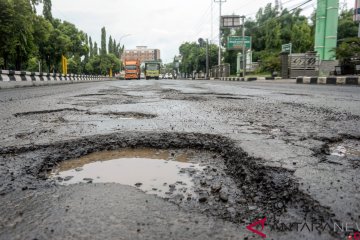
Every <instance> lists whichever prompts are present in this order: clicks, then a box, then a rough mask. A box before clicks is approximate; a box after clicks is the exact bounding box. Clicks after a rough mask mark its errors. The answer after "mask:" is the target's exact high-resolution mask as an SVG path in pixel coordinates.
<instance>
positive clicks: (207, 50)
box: [206, 39, 209, 80]
mask: <svg viewBox="0 0 360 240" xmlns="http://www.w3.org/2000/svg"><path fill="white" fill-rule="evenodd" d="M208 79H209V40H208V39H206V80H208Z"/></svg>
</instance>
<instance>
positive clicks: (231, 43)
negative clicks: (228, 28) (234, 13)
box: [227, 36, 251, 50]
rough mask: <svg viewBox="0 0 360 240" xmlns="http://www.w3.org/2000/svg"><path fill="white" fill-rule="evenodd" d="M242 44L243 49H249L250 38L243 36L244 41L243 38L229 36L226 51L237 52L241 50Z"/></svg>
mask: <svg viewBox="0 0 360 240" xmlns="http://www.w3.org/2000/svg"><path fill="white" fill-rule="evenodd" d="M243 43H245V47H246V48H248V49H251V37H250V36H245V37H244V41H243V37H240V36H229V37H228V41H227V49H228V50H237V49H242V47H243Z"/></svg>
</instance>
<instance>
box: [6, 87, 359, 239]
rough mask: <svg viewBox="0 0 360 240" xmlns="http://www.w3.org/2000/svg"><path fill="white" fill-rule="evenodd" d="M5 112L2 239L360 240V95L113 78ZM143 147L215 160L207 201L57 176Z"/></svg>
mask: <svg viewBox="0 0 360 240" xmlns="http://www.w3.org/2000/svg"><path fill="white" fill-rule="evenodd" d="M0 102H1V105H0V113H1V114H0V125H1V134H0V154H1V155H0V173H1V174H0V194H1V196H0V203H1V207H0V216H1V218H0V239H261V236H260V235H259V234H256V233H254V232H251V231H250V230H248V229H246V226H248V225H249V224H251V223H253V222H254V221H257V220H259V219H264V218H266V224H265V226H264V229H262V228H261V227H260V228H259V226H258V228H257V229H258V230H259V231H260V232H262V233H264V234H265V235H266V238H267V239H344V238H345V237H346V236H349V235H351V234H352V235H353V234H355V233H356V232H360V231H359V229H357V227H358V226H359V227H360V191H359V186H360V181H359V176H360V174H359V173H360V168H359V167H360V88H359V87H356V86H350V87H348V86H321V85H297V84H294V83H293V81H289V82H287V81H280V82H276V81H262V82H260V81H259V82H257V81H256V82H222V81H191V80H161V81H155V80H151V81H146V80H140V81H104V82H92V83H80V84H69V85H57V86H43V87H30V88H17V89H7V90H5V89H3V90H0ZM144 147H146V148H153V149H194V150H196V151H203V152H204V155H203V156H204V157H203V158H204V159H203V160H202V161H205V162H206V161H207V164H205V165H207V168H208V170H206V171H205V170H204V172H201V173H195V174H194V176H193V178H194V179H193V181H194V183H195V188H196V191H195V192H196V194H195V195H194V196H195V197H193V198H191V199H188V200H186V199H184V200H182V199H183V198H182V197H179V196H178V195H177V196H172V195H170V197H168V198H165V199H164V198H161V197H157V196H155V195H151V194H146V193H144V192H142V191H141V190H140V189H137V188H136V186H127V185H122V184H117V183H82V184H74V185H69V186H63V185H60V184H58V182H56V181H54V180H52V179H48V175H47V172H48V171H50V170H51V169H53V168H54V167H56V166H57V164H58V163H60V162H62V161H65V160H68V159H71V158H77V157H80V156H83V155H86V154H89V153H93V152H98V151H104V150H116V149H120V148H135V149H136V148H144ZM207 155H209V156H213V157H209V159H208V160H207V159H206V158H207V157H205V156H207ZM212 158H213V159H212ZM214 159H215V160H214ZM190 175H191V174H190ZM202 179H205V180H202ZM219 184H220V187H218V188H217V186H219ZM220 188H221V190H219V189H220ZM224 196H225V197H224ZM315 224H317V225H315ZM334 224H335V225H334ZM344 224H348V226H351V227H348V229H347V230H346V229H345V228H341V227H340V226H341V225H344ZM334 226H339V228H336V229H335V230H334Z"/></svg>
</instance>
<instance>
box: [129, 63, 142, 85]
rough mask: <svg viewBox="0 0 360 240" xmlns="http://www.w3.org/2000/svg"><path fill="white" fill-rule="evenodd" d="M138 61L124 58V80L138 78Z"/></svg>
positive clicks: (139, 71)
mask: <svg viewBox="0 0 360 240" xmlns="http://www.w3.org/2000/svg"><path fill="white" fill-rule="evenodd" d="M140 73H141V70H140V61H139V60H125V80H131V79H140Z"/></svg>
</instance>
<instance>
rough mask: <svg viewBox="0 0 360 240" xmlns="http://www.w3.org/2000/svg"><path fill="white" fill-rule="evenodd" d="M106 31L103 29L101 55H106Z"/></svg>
mask: <svg viewBox="0 0 360 240" xmlns="http://www.w3.org/2000/svg"><path fill="white" fill-rule="evenodd" d="M106 53H107V52H106V29H105V27H103V28H102V29H101V48H100V55H102V56H103V55H106Z"/></svg>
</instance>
